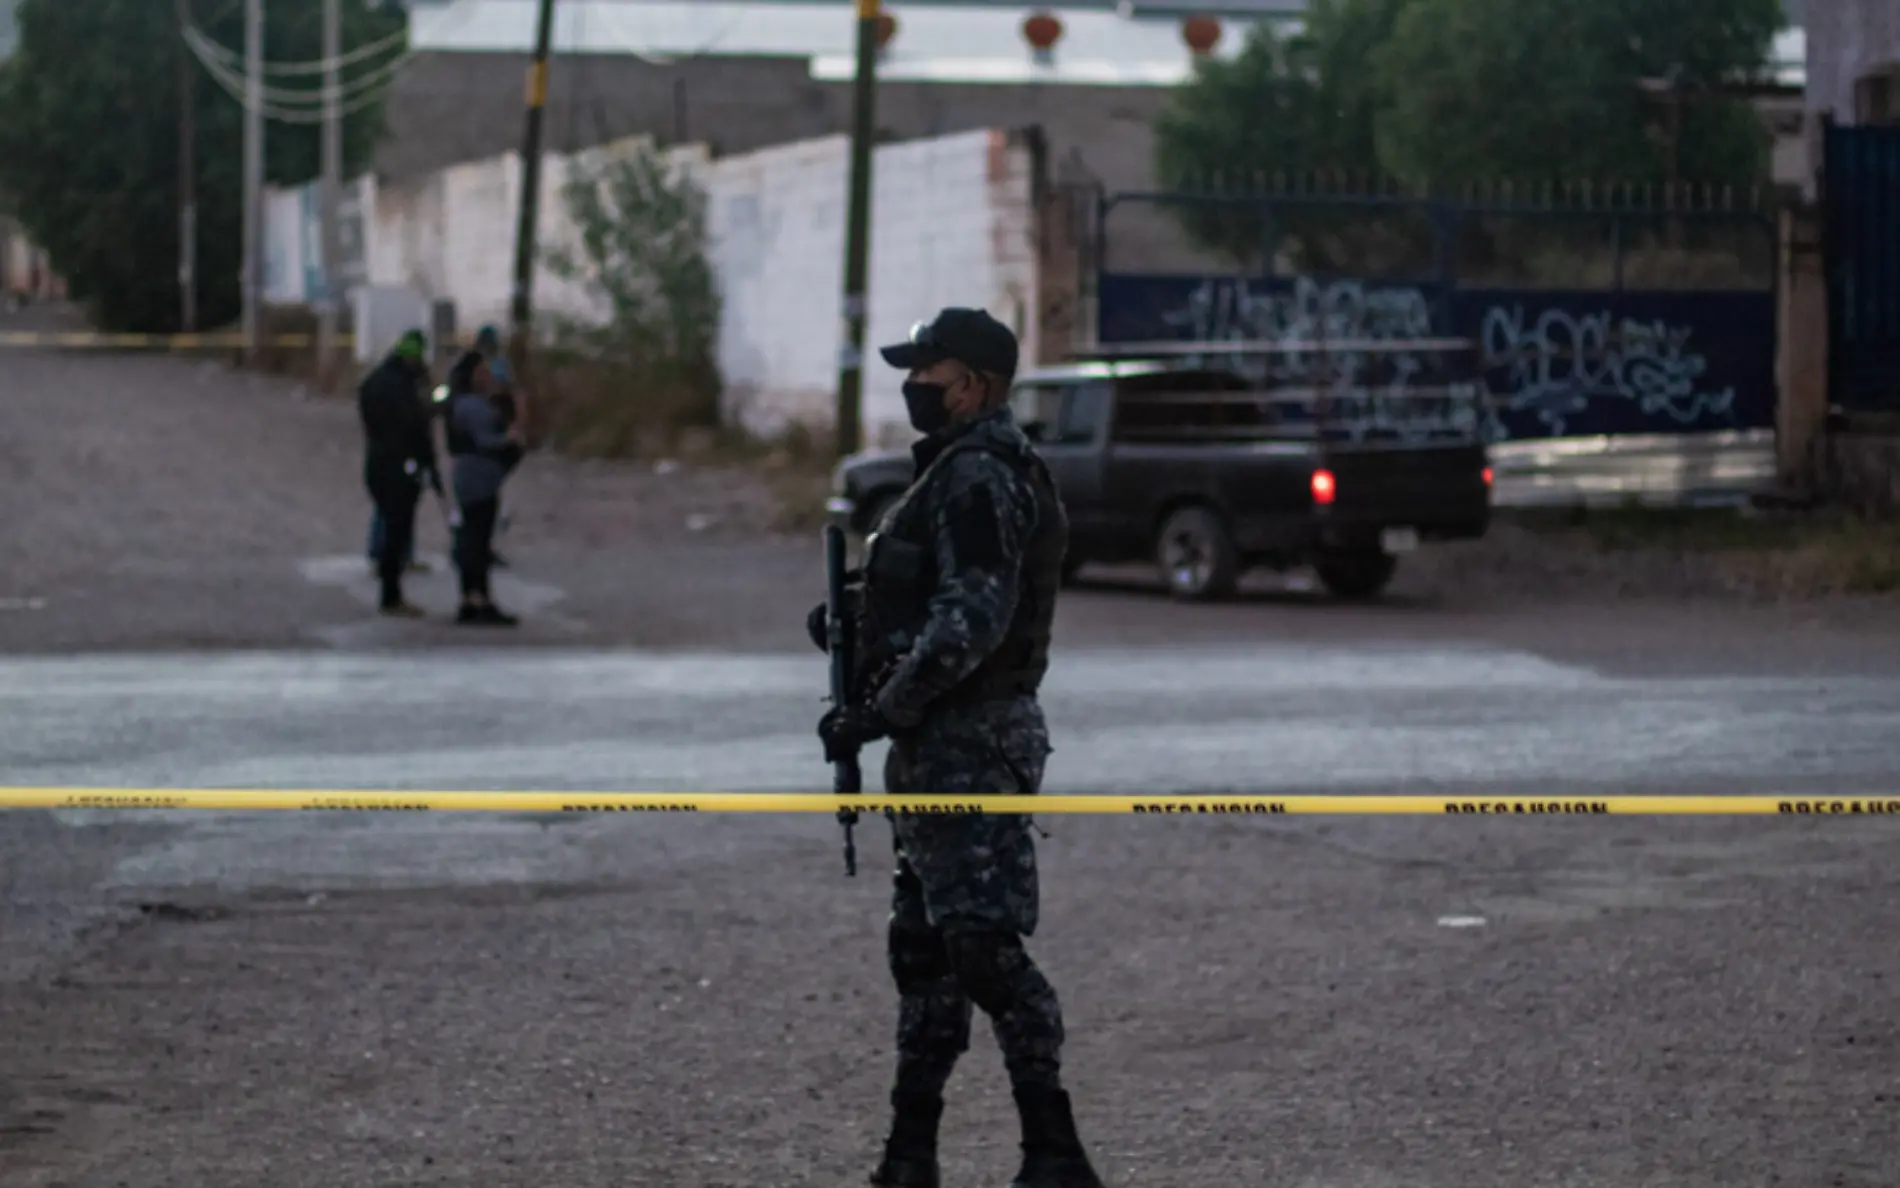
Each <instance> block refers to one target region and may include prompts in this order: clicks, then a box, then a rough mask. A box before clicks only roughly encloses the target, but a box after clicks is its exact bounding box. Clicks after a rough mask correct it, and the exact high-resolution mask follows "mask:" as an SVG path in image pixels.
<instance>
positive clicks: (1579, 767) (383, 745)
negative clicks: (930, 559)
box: [0, 642, 1900, 792]
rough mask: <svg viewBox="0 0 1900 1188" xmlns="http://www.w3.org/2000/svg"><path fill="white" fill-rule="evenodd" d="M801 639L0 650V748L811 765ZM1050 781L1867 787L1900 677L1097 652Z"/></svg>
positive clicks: (524, 762) (794, 781) (74, 758)
mask: <svg viewBox="0 0 1900 1188" xmlns="http://www.w3.org/2000/svg"><path fill="white" fill-rule="evenodd" d="M824 680H825V672H824V667H823V659H822V657H819V656H817V655H816V654H813V655H811V656H796V655H752V656H747V655H733V654H668V655H661V654H635V653H619V654H616V653H589V652H572V653H561V652H546V651H537V652H532V653H528V652H521V651H509V652H502V653H480V652H469V653H440V652H437V653H429V654H425V655H414V654H409V655H398V656H378V655H350V656H340V655H328V654H298V653H288V654H270V653H263V654H248V655H238V656H194V657H163V658H152V657H138V656H132V657H122V656H120V657H86V658H61V659H16V660H11V661H0V711H3V712H4V713H5V715H6V718H7V721H8V730H7V732H6V736H5V737H4V738H3V739H0V772H4V773H5V776H6V779H7V780H9V781H10V782H14V783H39V784H82V785H96V786H121V787H125V786H130V787H140V786H152V785H174V786H175V785H186V786H191V785H203V786H227V787H352V788H374V787H379V786H391V787H411V788H414V787H434V788H524V787H528V788H549V789H555V788H561V789H566V788H598V789H625V790H676V789H686V790H727V791H763V790H787V789H801V788H803V789H815V788H821V787H823V786H824V784H825V782H826V780H827V778H828V776H827V772H826V769H825V768H824V767H823V765H822V764H821V763H820V762H819V761H818V759H817V756H816V754H815V740H814V739H813V738H812V734H811V724H812V721H813V720H814V719H815V718H816V716H817V714H818V713H819V712H820V711H821V709H822V706H821V704H820V698H821V697H822V690H823V688H824ZM1047 706H1048V713H1049V715H1050V719H1051V721H1052V724H1053V728H1054V731H1055V734H1056V738H1057V743H1058V749H1057V753H1056V756H1055V757H1054V758H1053V759H1052V761H1051V765H1050V769H1049V775H1048V781H1049V783H1048V786H1049V789H1050V790H1051V791H1103V792H1110V791H1153V790H1170V791H1177V792H1181V791H1222V790H1234V791H1269V790H1272V791H1299V790H1312V791H1326V790H1369V789H1391V790H1403V789H1406V788H1429V787H1444V788H1469V789H1472V790H1474V791H1486V792H1491V791H1497V792H1520V791H1534V790H1546V791H1547V790H1550V789H1551V788H1553V787H1554V786H1558V785H1562V786H1566V787H1576V788H1579V789H1588V790H1598V791H1611V790H1624V791H1648V790H1658V791H1660V790H1669V789H1681V788H1683V787H1686V786H1691V785H1693V786H1696V787H1700V788H1709V789H1714V790H1720V791H1737V792H1740V791H1786V792H1794V791H1796V790H1800V789H1806V790H1808V791H1811V792H1813V791H1821V790H1826V791H1837V790H1838V791H1854V790H1861V791H1875V790H1880V789H1882V788H1883V787H1885V786H1889V785H1891V784H1893V783H1894V781H1895V777H1896V776H1900V747H1896V746H1895V745H1894V743H1893V740H1894V738H1895V737H1896V733H1897V732H1900V730H1897V728H1900V676H1891V677H1886V678H1881V677H1873V676H1798V677H1774V676H1755V677H1729V676H1714V677H1711V676H1701V677H1657V676H1628V675H1615V674H1606V673H1603V672H1600V671H1597V670H1594V669H1592V668H1589V667H1584V666H1581V665H1576V664H1566V663H1560V662H1554V661H1551V660H1548V659H1545V658H1542V657H1539V656H1536V655H1533V654H1530V653H1526V652H1520V651H1514V650H1511V649H1508V648H1502V647H1496V646H1483V645H1477V644H1473V645H1468V646H1457V647H1446V646H1442V645H1433V644H1427V643H1412V644H1404V643H1397V642H1393V643H1385V644H1371V645H1368V644H1358V645H1351V644H1312V645H1297V644H1287V645H1252V646H1234V645H1228V646H1225V647H1216V646H1204V647H1200V646H1188V647H1172V648H1164V647H1154V648H1124V649H1113V650H1111V649H1096V650H1091V651H1086V652H1081V653H1079V654H1076V653H1071V654H1068V655H1065V656H1063V657H1062V658H1061V661H1060V663H1059V664H1058V665H1057V666H1056V668H1055V671H1054V674H1053V676H1052V678H1051V681H1050V685H1049V688H1048V691H1047Z"/></svg>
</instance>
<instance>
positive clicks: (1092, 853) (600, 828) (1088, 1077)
mask: <svg viewBox="0 0 1900 1188" xmlns="http://www.w3.org/2000/svg"><path fill="white" fill-rule="evenodd" d="M821 676H822V670H821V668H820V666H819V664H818V662H817V660H816V658H815V657H803V656H792V655H784V654H779V655H762V656H745V655H726V656H698V655H664V656H662V655H632V654H624V655H612V654H607V655H584V654H560V653H545V652H539V653H532V654H525V653H521V652H518V651H511V652H506V653H503V654H486V655H478V654H459V655H457V654H432V655H414V654H409V655H400V656H371V655H353V656H352V655H338V654H334V653H313V654H301V655H284V654H257V655H246V656H206V657H192V656H179V657H164V658H158V657H149V656H146V657H140V656H112V657H92V658H68V659H29V660H15V661H10V662H5V663H4V664H0V710H3V711H4V713H5V714H6V717H7V721H8V723H9V729H8V731H7V733H6V736H5V739H4V741H3V742H0V773H4V778H5V779H7V780H9V781H11V782H49V781H65V780H72V781H83V782H89V783H171V784H197V783H203V784H279V785H297V784H309V783H322V784H330V785H375V784H398V785H409V786H416V785H435V786H456V785H460V786H469V787H497V786H502V785H508V784H516V783H529V784H535V785H540V786H545V787H575V786H595V787H602V786H607V787H611V786H620V787H626V786H644V787H662V786H671V787H708V786H725V787H735V788H774V787H777V788H783V787H796V786H810V785H812V784H814V783H820V782H822V777H823V773H822V769H820V768H819V767H818V766H817V765H816V764H815V763H814V762H813V756H812V755H811V746H810V743H809V741H808V740H809V735H808V730H809V721H810V718H811V717H812V715H813V713H814V712H815V709H816V700H815V698H814V697H813V696H812V690H813V689H814V687H815V685H816V682H817V681H818V680H819V679H820V678H821ZM1049 704H1050V712H1051V714H1052V716H1053V717H1054V718H1055V720H1056V722H1057V725H1058V730H1059V731H1060V742H1061V750H1060V751H1059V754H1058V758H1057V760H1056V762H1055V763H1054V765H1053V767H1052V773H1051V774H1052V778H1051V786H1052V787H1058V788H1064V789H1077V790H1081V789H1108V788H1131V787H1146V786H1151V785H1154V784H1160V785H1164V786H1175V787H1183V788H1186V787H1199V788H1215V787H1235V788H1242V787H1244V788H1250V789H1296V788H1298V789H1310V790H1348V791H1350V790H1361V789H1373V788H1378V789H1402V788H1409V787H1420V786H1431V787H1455V788H1472V789H1487V790H1488V789H1500V790H1502V789H1509V790H1511V791H1532V790H1540V791H1554V790H1558V789H1563V788H1576V789H1601V790H1609V789H1615V790H1664V789H1693V790H1704V791H1723V790H1747V791H1765V790H1771V789H1773V790H1781V789H1788V790H1802V791H1809V792H1812V791H1815V790H1817V789H1820V788H1836V789H1842V790H1846V789H1853V788H1890V787H1892V786H1893V785H1894V780H1893V777H1894V776H1895V774H1896V772H1897V770H1900V752H1896V750H1895V749H1894V748H1892V747H1891V746H1888V745H1885V744H1886V740H1890V739H1891V738H1892V737H1893V736H1894V728H1895V726H1896V725H1897V724H1900V723H1897V722H1896V717H1897V716H1900V714H1897V711H1900V682H1897V681H1896V680H1895V679H1894V678H1885V679H1883V678H1880V677H1878V676H1869V675H1859V676H1838V677H1831V676H1827V675H1813V674H1804V675H1800V676H1781V677H1777V676H1773V675H1768V674H1756V675H1754V676H1729V677H1723V676H1714V675H1707V674H1704V675H1682V676H1659V675H1654V674H1649V675H1642V674H1634V675H1633V674H1631V673H1628V672H1616V671H1609V670H1598V669H1594V668H1591V667H1587V666H1582V665H1578V664H1574V663H1567V662H1561V661H1557V660H1552V659H1549V658H1546V657H1541V656H1538V655H1535V654H1533V653H1531V652H1528V651H1521V650H1516V649H1513V648H1510V647H1505V646H1496V645H1493V646H1482V645H1476V644H1471V645H1461V646H1434V645H1428V644H1424V643H1419V642H1413V643H1411V644H1409V645H1407V644H1404V643H1403V642H1402V641H1387V642H1385V643H1382V644H1377V645H1368V644H1359V645H1350V644H1324V643H1315V644H1312V645H1307V646H1282V647H1268V646H1253V647H1247V648H1235V647H1229V648H1226V649H1220V650H1214V649H1201V648H1194V647H1173V648H1156V649H1146V650H1144V649H1122V650H1109V649H1094V650H1091V651H1088V652H1085V653H1082V654H1078V655H1075V656H1072V657H1068V658H1065V661H1064V663H1063V664H1062V666H1061V667H1060V668H1059V669H1058V674H1057V677H1056V679H1055V680H1054V682H1053V687H1052V688H1051V690H1050V697H1049ZM497 737H504V738H505V737H513V738H517V739H525V740H530V741H526V742H515V743H506V744H497V743H495V742H493V741H492V740H493V739H495V738H497ZM1048 824H1049V825H1050V827H1051V829H1052V832H1053V834H1054V836H1053V837H1051V838H1049V839H1048V840H1046V841H1044V842H1043V843H1041V844H1042V852H1043V855H1044V864H1045V871H1046V874H1047V880H1048V890H1047V893H1046V902H1045V914H1046V925H1045V928H1044V929H1043V931H1042V932H1041V933H1040V934H1039V935H1038V937H1037V939H1036V941H1035V947H1036V951H1037V953H1038V955H1039V957H1040V958H1041V959H1042V960H1043V961H1044V963H1045V964H1046V965H1047V966H1048V968H1049V969H1050V971H1051V974H1052V976H1053V977H1054V978H1055V980H1056V982H1057V984H1058V986H1059V987H1061V989H1062V991H1063V994H1064V1000H1065V1002H1066V1003H1067V1005H1068V1011H1069V1017H1070V1027H1071V1032H1072V1036H1073V1039H1072V1043H1071V1045H1070V1060H1071V1074H1070V1076H1071V1082H1072V1084H1073V1086H1074V1087H1075V1089H1076V1092H1077V1093H1078V1096H1079V1100H1080V1102H1081V1111H1082V1114H1083V1120H1084V1123H1085V1126H1086V1127H1087V1129H1088V1131H1089V1134H1090V1136H1091V1139H1092V1141H1093V1142H1094V1144H1095V1146H1096V1148H1097V1151H1098V1153H1099V1157H1100V1159H1101V1162H1102V1164H1103V1165H1104V1168H1105V1170H1106V1171H1107V1173H1108V1174H1109V1176H1110V1177H1111V1183H1113V1184H1116V1185H1124V1186H1134V1185H1143V1186H1148V1188H1156V1186H1176V1185H1178V1186H1181V1188H1189V1186H1193V1185H1204V1184H1208V1183H1222V1184H1296V1185H1302V1186H1311V1188H1391V1186H1396V1185H1401V1184H1403V1185H1406V1186H1408V1188H1411V1186H1419V1188H1453V1186H1459V1188H1462V1186H1465V1185H1479V1186H1483V1188H1492V1186H1495V1188H1506V1186H1508V1188H1521V1186H1523V1185H1536V1186H1549V1188H1631V1186H1637V1185H1640V1186H1642V1188H1650V1186H1652V1185H1669V1186H1675V1185H1683V1186H1694V1188H1715V1186H1716V1185H1732V1184H1739V1183H1748V1184H1787V1185H1842V1186H1847V1188H1876V1186H1877V1185H1887V1184H1890V1183H1891V1177H1890V1174H1889V1173H1890V1168H1891V1153H1892V1150H1893V1149H1894V1148H1893V1142H1894V1137H1895V1134H1896V1132H1897V1131H1896V1124H1897V1122H1900V1119H1897V1118H1896V1115H1897V1114H1900V1104H1897V1103H1896V1088H1895V1085H1894V1077H1893V1068H1894V1063H1893V1057H1894V1052H1895V1051H1896V1049H1897V1048H1900V1029H1896V1025H1895V1024H1894V1022H1893V1018H1892V1011H1891V1002H1892V988H1893V986H1894V985H1895V984H1896V982H1900V950H1896V948H1895V946H1893V945H1892V943H1891V938H1892V936H1893V934H1894V930H1895V929H1896V928H1900V895H1896V892H1897V891H1900V884H1897V883H1896V880H1895V877H1894V876H1893V874H1892V873H1891V868H1892V863H1891V854H1892V852H1893V846H1894V844H1895V842H1896V841H1900V822H1885V821H1868V820H1865V819H1863V820H1859V821H1853V822H1820V821H1801V822H1794V821H1780V820H1772V819H1770V820H1761V819H1734V820H1688V821H1667V820H1665V821H1648V820H1627V819H1625V820H1608V821H1604V820H1599V821H1577V820H1556V821H1550V820H1547V821H1537V822H1531V821H1458V822H1450V821H1442V820H1431V819H1426V820H1415V819H1379V818H1370V819H1353V820H1349V821H1332V820H1320V819H1295V820H1284V821H1277V822H1274V821H1208V820H1201V821H1173V822H1150V821H1137V820H1134V819H1129V818H1118V819H1100V818H1096V819H1088V818H1081V819H1077V818H1060V819H1056V820H1054V821H1051V822H1049V823H1048ZM8 825H9V827H10V828H9V830H8V831H7V832H6V833H5V834H4V835H3V836H4V837H5V839H6V845H5V848H4V849H0V854H4V855H5V866H6V869H7V870H8V876H9V882H10V887H9V896H8V899H9V904H10V908H9V918H8V920H7V921H6V928H5V930H4V933H0V935H4V936H5V937H6V938H7V941H8V946H7V947H8V955H9V956H11V957H12V958H13V961H12V962H11V963H9V962H7V961H0V1067H4V1068H7V1069H8V1070H9V1075H8V1077H7V1078H4V1079H0V1159H4V1163H0V1169H3V1170H0V1183H5V1184H7V1185H8V1186H9V1188H11V1186H12V1185H14V1184H21V1185H50V1184H55V1183H65V1184H75V1185H84V1186H86V1188H92V1186H93V1185H100V1186H102V1188H103V1186H108V1185H112V1184H116V1183H119V1182H121V1181H122V1180H124V1169H126V1168H135V1167H145V1168H164V1169H167V1171H168V1172H170V1173H171V1174H170V1176H169V1177H159V1178H155V1179H150V1180H145V1181H138V1182H141V1183H145V1182H149V1183H153V1184H159V1183H177V1184H180V1185H184V1184H191V1185H194V1186H201V1185H203V1186H211V1185H215V1186H220V1188H222V1186H224V1185H230V1186H232V1188H238V1186H240V1185H249V1184H252V1183H254V1182H255V1181H256V1177H257V1176H259V1175H262V1174H264V1173H265V1171H266V1170H267V1169H268V1172H269V1175H270V1177H271V1179H272V1182H273V1183H274V1184H280V1185H284V1186H286V1188H305V1186H309V1188H318V1186H319V1185H323V1186H326V1188H327V1186H328V1185H331V1184H334V1183H339V1182H349V1183H382V1184H397V1183H402V1184H409V1183H446V1184H466V1185H474V1184H482V1185H495V1184H500V1185H516V1184H519V1185H524V1186H525V1185H539V1184H546V1183H549V1182H559V1183H563V1184H573V1185H588V1186H591V1185H602V1186H606V1185H610V1184H625V1183H660V1182H665V1183H676V1184H683V1185H701V1186H704V1188H736V1186H739V1185H751V1184H762V1183H770V1184H775V1185H805V1184H810V1185H818V1184H842V1183H853V1182H858V1181H859V1179H860V1177H861V1176H862V1174H863V1171H864V1168H865V1166H866V1161H867V1160H868V1159H869V1158H870V1155H871V1153H872V1151H873V1148H874V1145H875V1142H876V1138H877V1132H878V1126H879V1124H880V1122H879V1118H880V1115H881V1111H882V1104H881V1103H882V1095H883V1092H884V1083H883V1078H884V1076H885V1069H886V1068H887V1067H888V1061H889V1058H890V1057H889V1052H888V1041H887V1040H886V1038H885V1037H886V1036H887V1035H888V1031H889V1027H890V1015H891V1011H892V1009H893V1007H892V1004H891V1002H890V1001H889V997H890V995H889V989H888V984H887V976H886V975H885V973H884V971H883V969H882V964H881V956H880V938H881V900H882V897H883V895H884V894H885V892H884V880H883V878H882V877H880V868H881V866H882V861H881V860H880V852H881V849H882V846H883V844H884V843H883V841H882V838H881V834H882V832H883V827H882V826H881V824H879V823H875V822H874V823H872V824H871V825H870V826H869V827H868V828H867V830H866V833H865V837H864V839H863V844H864V851H865V855H866V864H867V870H866V876H867V877H865V878H861V879H859V880H857V881H856V882H855V883H848V882H846V881H845V880H843V879H842V878H841V877H840V875H839V871H838V855H837V849H836V844H837V839H836V836H835V832H834V830H833V829H832V828H831V827H830V825H829V823H827V822H824V821H822V820H821V819H818V818H810V817H796V818H794V817H756V818H754V817H721V818H715V819H704V818H701V819H689V818H660V817H655V818H634V819H612V820H598V819H578V820H577V819H572V818H565V819H539V818H528V817H496V818H480V817H473V816H458V817H439V818H427V819H424V818H414V819H411V818H401V819H391V818H387V817H376V816H363V817H347V816H338V817H329V816H324V817H320V818H311V817H305V816H297V815H275V816H273V815H255V816H208V815H207V816H194V817H168V818H158V819H131V818H127V817H124V816H111V815H106V816H87V815H83V814H65V815H60V816H51V815H45V814H19V815H15V816H13V817H11V818H10V819H9V821H8ZM141 904H142V905H144V908H143V910H140V909H139V908H138V907H137V906H136V905H141ZM89 905H116V906H117V909H118V914H117V917H116V919H117V921H118V922H117V923H116V924H114V925H112V927H111V928H109V929H108V930H106V931H103V932H101V931H98V929H99V926H100V923H101V920H102V919H103V917H99V916H97V915H93V916H87V914H86V913H87V911H88V908H89ZM23 937H24V938H28V941H31V942H33V943H35V944H36V945H37V948H36V950H35V951H37V952H38V953H39V954H40V960H38V961H37V962H36V961H33V960H23V959H22V951H23V950H22V946H23V944H25V943H27V942H24V941H23V940H22V938H23ZM62 938H63V940H64V941H65V942H66V947H65V948H64V949H63V951H62V950H58V949H55V948H54V947H52V946H51V944H50V942H51V941H53V940H57V939H62ZM41 942H45V943H41ZM55 954H57V960H53V956H54V955H55ZM977 1036H978V1048H977V1050H976V1051H975V1052H974V1053H973V1054H972V1056H971V1057H970V1058H969V1060H968V1061H967V1062H966V1064H967V1067H966V1068H965V1070H964V1071H962V1072H960V1073H959V1077H958V1080H957V1082H956V1083H955V1085H954V1087H953V1109H952V1118H951V1121H950V1122H949V1124H948V1126H947V1130H946V1139H945V1141H946V1168H947V1176H948V1179H947V1182H948V1183H951V1184H955V1185H959V1186H965V1188H975V1186H976V1185H978V1184H983V1183H991V1184H994V1183H1000V1182H1002V1181H1003V1180H1004V1179H1005V1178H1006V1177H1007V1174H1008V1172H1009V1170H1010V1148H1011V1145H1012V1142H1013V1135H1012V1132H1011V1123H1010V1121H1009V1108H1008V1104H1007V1097H1006V1095H1005V1090H1004V1089H1003V1086H1002V1081H1001V1076H1000V1070H999V1069H998V1068H997V1061H996V1058H995V1056H994V1054H993V1052H991V1051H990V1050H989V1049H988V1047H987V1045H988V1038H987V1033H986V1032H985V1030H984V1029H981V1028H979V1029H978V1032H977Z"/></svg>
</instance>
